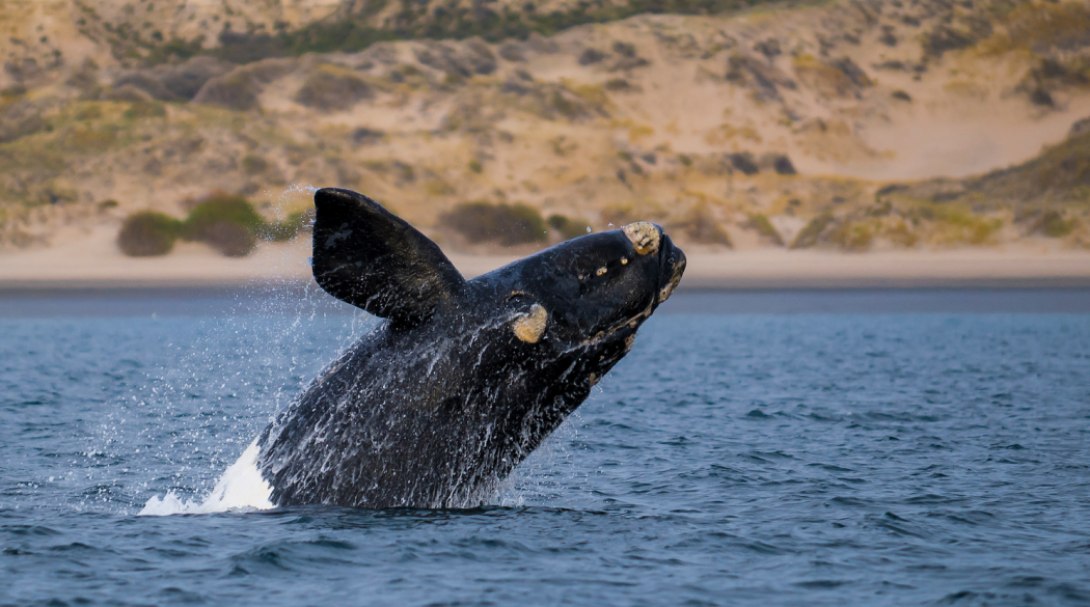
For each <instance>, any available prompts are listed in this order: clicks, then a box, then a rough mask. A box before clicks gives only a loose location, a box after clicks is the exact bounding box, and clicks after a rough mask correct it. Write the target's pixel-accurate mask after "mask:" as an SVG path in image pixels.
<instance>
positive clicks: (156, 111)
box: [125, 101, 167, 118]
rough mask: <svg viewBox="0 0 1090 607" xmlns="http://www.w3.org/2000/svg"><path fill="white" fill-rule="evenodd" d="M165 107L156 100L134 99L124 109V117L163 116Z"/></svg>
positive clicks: (165, 110) (165, 112) (165, 111)
mask: <svg viewBox="0 0 1090 607" xmlns="http://www.w3.org/2000/svg"><path fill="white" fill-rule="evenodd" d="M166 115H167V109H166V107H165V106H164V105H163V104H162V103H159V102H158V101H136V102H134V103H133V104H132V105H130V106H129V109H127V110H125V117H126V118H163V117H165V116H166Z"/></svg>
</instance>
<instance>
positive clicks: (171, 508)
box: [137, 440, 275, 516]
mask: <svg viewBox="0 0 1090 607" xmlns="http://www.w3.org/2000/svg"><path fill="white" fill-rule="evenodd" d="M260 453H261V449H260V448H259V447H258V446H257V440H254V442H252V443H250V446H249V447H246V450H245V451H243V452H242V456H241V457H239V458H238V461H237V462H235V463H234V464H232V465H231V467H229V468H227V470H226V471H224V473H223V476H221V477H220V479H219V480H218V481H216V486H215V488H214V489H212V493H211V494H209V495H208V497H206V498H205V499H204V501H203V502H199V503H198V502H195V501H188V500H183V499H181V498H180V497H178V496H177V495H175V494H174V492H172V491H168V492H167V494H166V495H164V496H163V497H162V498H160V497H159V496H154V495H153V496H152V497H151V499H149V500H148V503H147V504H144V508H143V509H142V510H141V511H140V512H139V513H138V514H137V516H169V515H172V514H212V513H215V512H229V511H242V512H250V511H254V510H269V509H272V508H275V505H274V504H273V503H272V501H270V500H269V497H270V496H271V495H272V487H271V486H270V485H269V483H268V481H266V480H265V478H264V477H262V476H261V472H260V471H259V470H258V469H257V456H258V455H259V454H260Z"/></svg>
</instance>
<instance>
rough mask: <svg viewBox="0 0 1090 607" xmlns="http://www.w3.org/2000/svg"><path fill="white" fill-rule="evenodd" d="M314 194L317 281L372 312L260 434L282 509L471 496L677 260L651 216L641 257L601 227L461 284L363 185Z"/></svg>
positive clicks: (622, 237)
mask: <svg viewBox="0 0 1090 607" xmlns="http://www.w3.org/2000/svg"><path fill="white" fill-rule="evenodd" d="M315 206H316V208H317V217H316V221H315V229H314V261H313V265H314V273H315V278H316V280H317V281H318V283H319V285H321V286H322V287H323V288H324V289H325V290H326V291H327V292H329V293H330V294H332V295H334V296H335V297H338V298H339V299H342V300H344V301H347V302H349V303H352V304H354V305H357V306H359V307H361V308H363V309H365V310H367V311H369V312H372V313H374V314H376V315H378V316H382V317H384V318H387V321H386V322H383V323H382V324H380V325H379V326H378V327H377V328H376V329H375V330H373V331H372V332H371V333H369V334H368V335H366V336H364V337H363V338H362V339H360V340H359V341H358V342H357V343H356V344H355V345H353V346H352V347H350V348H349V349H348V350H347V351H345V352H344V353H343V354H342V355H341V356H340V357H339V358H338V359H337V360H336V361H334V362H333V363H332V364H331V365H330V366H329V367H328V368H327V369H326V370H325V371H324V372H323V373H322V374H321V376H320V377H318V378H317V379H316V380H315V381H314V382H313V383H312V384H311V385H310V387H308V389H307V390H306V391H305V392H304V393H303V394H302V396H301V397H300V398H299V399H298V400H297V401H296V402H295V404H294V405H293V406H291V407H290V408H288V409H287V410H286V411H285V412H283V413H282V414H281V415H280V416H279V417H278V418H277V420H276V421H274V422H273V423H272V424H270V426H269V427H268V428H267V429H266V430H265V431H264V432H263V434H262V436H261V437H260V439H259V443H260V446H261V455H260V458H259V464H258V465H259V468H260V469H261V471H262V474H263V475H264V477H265V478H266V480H268V481H269V483H270V484H271V485H272V487H273V492H272V496H271V500H272V502H273V503H274V504H277V505H281V506H283V505H296V504H315V503H322V504H336V505H342V506H357V507H367V508H389V507H414V508H464V507H473V506H477V505H480V504H481V503H482V502H483V501H485V500H487V499H488V498H489V497H491V495H492V493H493V491H494V489H495V487H496V484H497V483H498V482H499V481H500V480H502V479H503V478H505V477H506V476H507V475H508V474H510V472H511V471H512V470H513V469H514V467H515V466H516V465H518V463H519V462H521V461H522V460H523V459H525V457H526V456H527V455H529V453H530V452H531V451H533V450H534V449H535V448H536V447H537V446H538V445H540V444H541V442H542V441H543V440H544V439H545V437H547V436H548V435H549V433H551V432H552V431H553V430H555V429H556V428H557V427H558V426H559V425H560V423H561V422H563V421H564V419H565V418H566V417H567V416H568V415H569V414H570V413H571V412H572V411H574V410H575V409H576V408H577V407H578V406H579V405H580V404H581V403H582V402H583V401H584V400H585V399H586V398H587V396H588V395H589V394H590V389H591V387H592V386H593V384H594V383H595V382H596V381H597V380H598V379H600V378H601V377H602V376H603V375H604V374H605V373H606V372H608V371H609V370H610V369H611V368H612V367H613V366H614V365H615V364H616V363H617V361H619V360H620V359H621V358H622V357H623V356H624V355H625V354H626V353H627V352H628V350H629V349H630V348H631V345H632V339H633V338H634V336H635V333H636V331H637V329H638V328H639V326H640V324H642V323H643V322H644V321H645V320H646V319H647V318H648V317H649V316H650V314H651V313H652V312H653V311H654V309H655V308H656V307H657V306H658V304H659V303H661V300H662V299H664V298H665V297H667V296H669V293H670V292H671V291H672V289H673V287H674V286H676V285H677V282H678V280H680V278H681V274H682V272H683V271H684V267H685V256H684V254H683V253H682V252H681V250H680V249H678V248H677V247H675V246H674V245H673V243H672V242H671V241H670V239H669V237H667V236H666V235H665V234H663V233H662V230H661V228H659V227H658V226H654V230H655V231H656V232H657V234H656V235H657V237H658V241H657V242H658V246H657V250H655V251H652V252H645V254H643V255H641V254H640V253H639V252H637V248H636V245H634V244H633V240H632V239H631V236H630V235H627V234H626V232H625V231H622V230H612V231H608V232H601V233H596V234H591V235H588V236H584V237H580V238H577V239H574V240H571V241H568V242H566V243H563V244H560V245H557V246H554V247H551V248H549V249H546V250H544V251H542V252H540V253H537V254H535V255H532V256H530V257H527V258H525V259H522V260H520V261H518V262H515V263H513V264H511V265H508V266H505V267H503V268H500V269H498V270H496V271H494V272H491V273H489V274H486V275H483V276H480V277H477V278H475V279H473V280H470V281H465V280H464V279H462V277H461V275H460V274H458V272H457V270H455V269H454V267H453V265H451V264H450V262H449V261H448V260H447V259H446V257H445V256H444V255H443V254H442V252H441V251H440V250H439V248H438V246H436V245H435V244H434V243H433V242H431V241H430V240H428V239H427V238H426V237H424V236H423V235H422V234H420V233H419V232H417V231H416V230H415V229H413V228H412V227H411V226H409V224H407V223H405V222H404V221H402V220H400V219H398V218H397V217H395V216H393V215H392V214H390V213H389V212H387V211H385V209H383V208H382V207H381V206H380V205H378V203H376V202H374V201H372V200H370V199H369V198H366V197H364V196H362V195H360V194H357V193H355V192H350V191H347V190H334V189H324V190H319V191H318V193H317V194H316V195H315ZM634 225H638V224H634ZM642 226H643V227H644V228H647V229H648V230H649V229H650V227H651V226H650V224H642ZM546 315H547V316H546ZM542 318H545V320H544V324H542V323H541V322H536V323H535V322H534V321H535V320H536V321H540V320H541V319H542ZM520 327H521V328H522V329H523V330H522V331H521V332H519V331H516V329H518V328H520ZM520 335H521V337H520ZM534 337H536V338H537V339H536V340H534V339H533V338H534ZM528 339H529V341H528Z"/></svg>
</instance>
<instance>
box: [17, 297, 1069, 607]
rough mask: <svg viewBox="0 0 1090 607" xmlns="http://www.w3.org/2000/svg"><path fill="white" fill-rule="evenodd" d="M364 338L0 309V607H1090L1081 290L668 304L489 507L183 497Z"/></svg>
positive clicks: (269, 319)
mask: <svg viewBox="0 0 1090 607" xmlns="http://www.w3.org/2000/svg"><path fill="white" fill-rule="evenodd" d="M370 326H371V321H370V320H369V319H368V318H367V317H365V316H363V315H356V314H352V313H349V312H346V311H345V309H344V307H343V306H339V305H338V304H330V303H328V298H327V297H325V296H324V295H322V294H318V293H309V294H307V295H306V296H305V297H302V298H300V297H299V296H298V294H297V293H288V292H287V291H285V292H284V293H282V294H279V295H278V293H277V291H276V290H275V289H273V290H272V291H271V292H265V293H255V294H249V295H236V296H230V295H226V296H225V295H214V294H213V295H208V296H202V297H189V296H179V295H177V294H171V293H166V294H159V295H156V294H151V295H147V294H138V293H137V294H133V293H128V294H125V293H121V294H114V295H110V294H93V293H92V294H87V295H86V297H81V298H73V297H70V296H67V297H54V296H51V295H28V296H14V297H0V548H2V550H3V552H2V554H0V604H4V605H6V604H19V605H22V604H43V605H46V604H48V605H66V604H67V605H98V604H107V605H129V604H134V605H135V604H147V605H152V604H155V605H162V604H172V603H205V604H217V605H292V606H294V605H321V606H331V605H391V606H405V605H518V604H523V605H549V604H581V605H595V606H598V605H755V606H757V605H759V606H765V605H845V604H848V605H927V604H958V605H985V604H987V605H1020V604H1087V603H1090V292H1088V291H1054V292H961V293H958V292H926V291H918V292H886V293H790V292H785V293H771V294H734V295H731V294H710V293H703V294H702V293H695V294H686V293H681V294H678V295H676V296H675V297H674V299H672V300H671V301H670V302H668V304H666V305H665V306H663V308H662V309H660V311H659V313H657V314H656V315H655V316H654V317H653V318H652V319H651V320H650V321H648V323H647V324H646V325H645V326H644V328H643V329H642V330H641V331H640V335H639V338H638V339H637V344H636V348H635V349H634V350H633V352H632V353H631V354H630V355H629V356H628V357H627V358H626V359H625V360H624V361H622V362H621V363H620V364H619V365H618V366H617V368H616V369H615V370H614V371H613V372H611V373H610V374H609V376H607V378H606V379H605V380H604V381H603V382H602V383H600V384H599V387H598V388H596V392H595V394H594V395H593V396H592V397H591V398H590V399H589V400H588V401H587V402H586V403H585V404H584V405H583V406H582V407H581V408H580V409H579V411H578V413H577V415H576V416H575V417H574V418H572V419H571V420H569V421H568V422H567V423H566V424H565V425H564V426H563V427H562V428H561V429H560V430H559V431H558V432H557V433H556V434H554V435H553V436H552V438H551V439H550V440H549V441H548V443H547V444H546V446H545V447H544V448H543V449H541V450H540V451H539V452H537V453H536V454H534V456H533V457H532V458H531V459H530V460H529V461H527V462H526V463H525V464H524V465H523V466H521V467H520V469H519V470H518V472H517V473H516V474H515V476H514V477H513V478H512V479H511V480H510V482H509V483H508V486H507V487H506V489H504V491H503V492H502V493H501V494H499V495H497V496H496V497H495V499H494V500H493V505H490V506H488V507H484V508H480V509H475V510H468V511H413V510H396V511H367V510H353V509H346V508H334V507H305V508H283V509H274V510H271V511H266V512H253V513H220V514H207V515H177V516H159V517H146V516H145V517H141V516H136V514H137V512H139V511H140V509H141V508H142V507H143V506H144V504H145V503H147V501H148V500H149V499H150V498H151V497H153V496H160V497H161V496H164V495H166V494H168V493H173V494H174V495H177V496H179V497H181V498H183V499H186V500H196V501H200V500H201V499H202V498H203V496H204V495H205V494H207V492H208V491H209V490H210V489H211V487H212V485H213V484H214V482H215V480H216V479H217V477H218V476H219V475H220V473H222V471H223V470H224V468H226V467H227V466H228V465H230V464H231V463H232V462H233V461H234V460H235V459H236V458H237V457H238V456H239V454H240V453H241V452H242V450H243V448H244V447H245V446H246V445H247V444H248V443H249V442H250V441H251V440H252V439H253V438H254V437H255V436H256V434H257V433H258V432H259V431H260V429H261V428H262V427H263V426H264V425H265V424H266V423H267V422H268V420H269V418H270V417H271V416H272V415H273V414H274V412H276V411H277V410H278V409H280V408H282V407H284V406H286V405H287V404H288V403H289V402H290V401H291V399H292V398H293V397H294V396H295V395H296V394H297V393H298V392H299V391H300V389H301V388H302V387H303V386H304V385H305V384H306V383H307V382H308V381H309V380H310V379H311V377H312V376H313V375H314V374H315V373H316V371H317V370H318V369H319V368H320V367H321V366H322V365H324V364H325V363H326V362H327V361H329V360H330V359H331V358H332V357H333V356H335V355H336V354H337V352H338V351H339V350H341V349H342V348H344V347H345V346H347V345H348V344H349V343H351V342H352V340H353V339H355V338H357V337H358V336H360V335H361V334H362V333H363V332H365V331H367V330H368V328H369V327H370Z"/></svg>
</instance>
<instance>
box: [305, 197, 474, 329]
mask: <svg viewBox="0 0 1090 607" xmlns="http://www.w3.org/2000/svg"><path fill="white" fill-rule="evenodd" d="M314 206H315V208H316V209H317V216H316V218H315V222H314V261H313V270H314V279H315V280H316V281H318V285H319V286H321V287H322V289H324V290H325V292H326V293H329V294H330V295H332V296H333V297H336V298H337V299H339V300H341V301H343V302H346V303H350V304H352V305H354V306H356V307H358V308H362V309H364V310H366V311H367V312H370V313H371V314H374V315H375V316H380V317H382V318H388V319H390V320H391V321H393V322H394V323H397V324H399V325H407V326H412V325H415V324H419V323H421V322H423V321H425V320H427V319H428V317H430V316H431V315H432V313H433V312H434V311H435V309H436V307H437V306H439V305H441V304H443V303H444V302H449V301H452V300H453V299H454V298H456V297H458V296H459V295H460V293H461V291H462V289H463V287H464V285H465V279H464V278H462V275H461V274H460V273H459V272H458V270H457V269H456V268H455V267H454V265H453V264H452V263H450V260H449V259H447V257H446V255H444V254H443V252H442V251H441V250H439V245H437V244H435V243H434V242H432V241H431V240H430V239H429V238H428V237H427V236H424V235H423V234H421V233H420V232H419V231H418V230H417V229H416V228H414V227H412V226H411V225H409V224H408V222H406V221H405V220H403V219H401V218H399V217H397V216H396V215H394V214H393V213H390V212H389V211H387V210H386V209H384V208H382V205H380V204H379V203H377V202H375V201H374V200H371V199H370V198H368V197H366V196H364V195H363V194H358V193H356V192H353V191H351V190H341V189H335V188H324V189H321V190H318V192H317V193H315V194H314Z"/></svg>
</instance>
